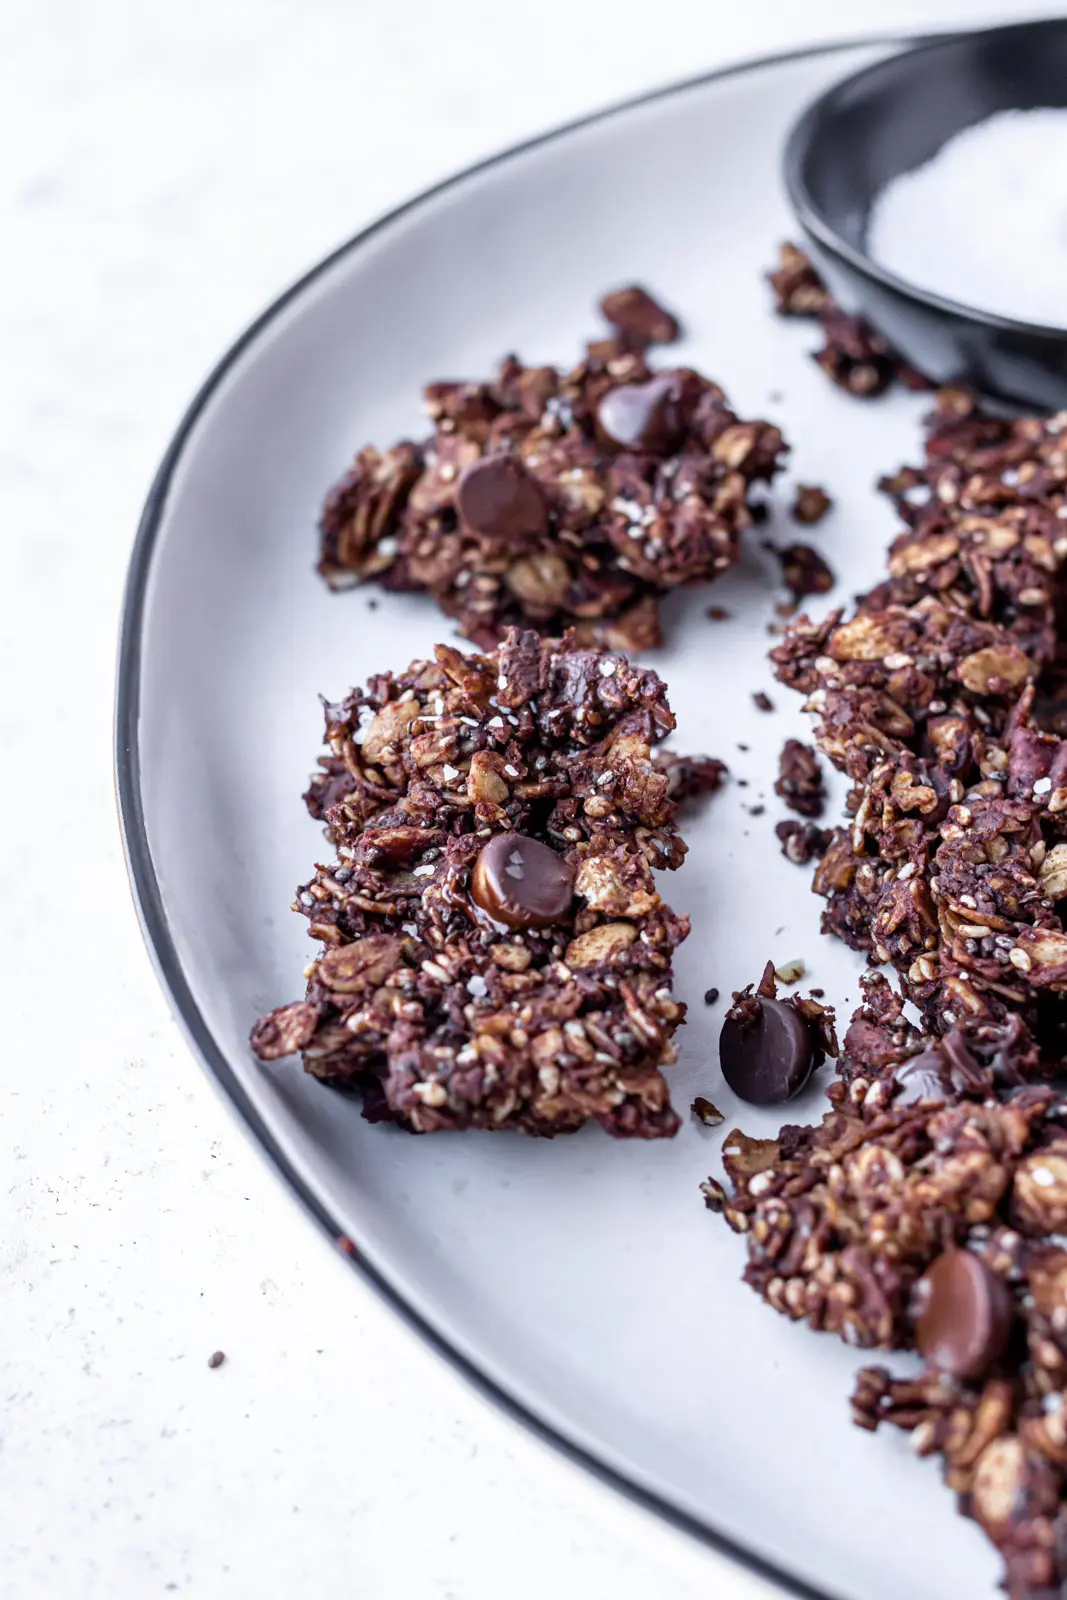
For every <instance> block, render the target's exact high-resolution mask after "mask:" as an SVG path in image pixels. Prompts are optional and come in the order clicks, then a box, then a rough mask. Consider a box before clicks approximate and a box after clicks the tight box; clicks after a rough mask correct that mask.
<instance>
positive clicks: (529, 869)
mask: <svg viewBox="0 0 1067 1600" xmlns="http://www.w3.org/2000/svg"><path fill="white" fill-rule="evenodd" d="M471 897H472V899H473V900H474V903H475V905H477V906H480V908H481V909H482V910H483V911H484V912H485V913H486V915H487V916H489V917H491V918H492V919H493V921H494V922H502V923H503V924H504V925H505V927H508V928H548V927H551V926H552V924H553V923H554V922H561V921H562V920H563V918H564V917H565V916H566V915H567V912H568V911H569V910H570V905H571V901H572V900H573V898H574V870H573V868H572V867H570V866H569V865H568V864H567V862H566V861H564V860H563V859H562V858H561V857H560V856H558V855H557V854H556V852H555V851H554V850H551V849H550V848H549V847H548V845H547V844H542V843H541V841H540V840H539V839H527V838H525V837H524V836H523V835H522V834H521V833H500V834H497V836H496V838H495V839H490V841H489V843H488V844H487V845H486V846H485V848H484V849H483V850H482V852H481V854H480V855H479V857H478V859H477V861H476V862H475V863H474V872H473V874H472V876H471Z"/></svg>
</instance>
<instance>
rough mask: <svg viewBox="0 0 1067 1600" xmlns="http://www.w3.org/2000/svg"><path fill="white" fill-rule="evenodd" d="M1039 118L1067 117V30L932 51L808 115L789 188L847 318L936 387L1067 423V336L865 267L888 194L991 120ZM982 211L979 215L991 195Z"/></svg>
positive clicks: (1059, 25)
mask: <svg viewBox="0 0 1067 1600" xmlns="http://www.w3.org/2000/svg"><path fill="white" fill-rule="evenodd" d="M1037 106H1067V17H1065V18H1054V19H1051V20H1049V21H1044V22H1022V23H1016V24H1012V25H1011V26H1008V27H1003V28H992V29H989V30H988V31H984V32H981V33H964V34H951V35H946V36H941V37H938V38H936V39H930V40H926V41H924V42H923V43H921V44H918V45H916V46H914V47H913V48H912V49H910V50H905V51H903V52H902V53H901V54H900V55H895V56H891V57H890V58H889V59H888V60H885V61H880V62H878V63H877V64H876V65H875V66H873V67H867V68H866V69H865V70H864V71H862V72H857V73H855V74H854V75H853V76H852V77H850V78H845V79H844V80H843V81H842V82H841V83H838V84H835V86H834V87H833V88H832V89H830V90H828V91H827V93H826V94H824V95H822V96H820V98H819V99H818V100H816V101H815V103H814V104H813V105H811V106H809V108H808V109H807V111H805V112H804V114H803V115H802V116H801V118H800V120H799V121H798V122H797V124H796V126H795V127H794V128H793V131H792V133H791V134H790V137H789V142H788V144H787V146H786V152H785V180H786V187H787V189H788V191H789V196H790V199H791V200H792V202H793V206H794V207H795V209H796V213H797V216H798V218H799V220H800V224H801V227H802V228H803V230H804V233H805V235H806V236H807V242H808V246H809V247H810V251H811V255H812V257H813V259H814V260H815V261H816V263H817V265H818V266H819V269H820V270H821V271H822V272H823V274H824V275H825V277H826V281H827V283H828V284H829V287H830V289H831V290H832V292H833V294H834V296H835V298H836V299H837V300H838V301H839V303H840V304H841V305H842V306H844V307H845V309H846V310H848V311H852V312H859V313H861V314H862V315H863V316H865V317H867V318H868V319H869V321H870V322H872V323H873V324H874V326H875V327H876V328H877V329H878V331H879V332H880V333H882V334H883V335H884V337H885V338H886V339H887V340H888V341H889V343H890V344H891V345H892V346H893V348H894V349H895V350H896V351H897V352H898V354H900V355H902V356H903V357H904V358H905V359H906V360H908V361H910V362H911V363H912V365H913V366H916V367H918V368H919V370H920V371H921V372H924V373H926V375H927V376H928V377H930V378H933V379H934V380H935V381H936V382H937V383H953V382H962V383H966V384H968V385H970V386H971V387H972V388H974V389H976V390H978V391H979V393H981V394H982V395H985V396H986V397H989V398H992V399H993V400H995V401H998V402H1001V403H1002V404H1006V405H1007V406H1009V407H1011V408H1019V407H1023V408H1027V409H1033V408H1035V407H1037V408H1040V409H1047V410H1050V411H1057V410H1062V409H1064V408H1067V329H1064V328H1048V327H1043V326H1041V325H1040V324H1037V323H1033V322H1024V321H1021V320H1020V321H1016V320H1014V319H1013V318H1011V317H1002V316H997V315H996V314H995V313H992V312H987V311H981V310H977V309H974V308H972V307H970V306H965V305H959V304H957V303H956V302H955V301H953V300H948V299H945V298H944V297H943V296H942V295H937V294H927V293H926V292H924V290H923V289H922V288H921V286H918V285H915V284H910V283H905V282H904V281H903V279H901V278H898V277H896V276H894V274H893V273H891V272H887V271H886V270H885V268H884V267H880V266H879V265H878V264H877V263H876V262H874V261H872V260H871V258H870V257H869V256H868V255H867V253H866V233H867V223H868V218H869V216H870V210H871V204H872V202H873V200H874V199H875V196H876V195H877V194H878V193H879V192H880V190H882V189H884V188H885V186H886V184H887V183H889V182H890V181H891V180H892V179H893V178H895V177H897V176H899V174H900V173H902V172H909V171H911V170H912V169H913V168H915V167H918V166H921V165H922V164H923V162H925V161H928V160H929V159H930V157H931V156H933V155H934V154H936V152H937V151H938V150H939V149H940V148H941V146H942V145H943V144H944V143H945V142H946V140H948V139H950V138H951V137H952V135H953V134H955V133H958V132H960V130H961V129H963V128H967V127H970V126H971V125H972V124H973V123H976V122H981V121H983V120H984V119H985V118H986V117H989V116H992V115H993V113H994V112H997V111H1007V110H1016V109H1023V110H1028V109H1030V108H1032V107H1037ZM974 199H975V204H976V205H979V206H980V205H981V204H982V195H981V194H980V193H976V194H975V197H974ZM996 225H997V219H996V215H995V212H994V211H993V210H992V208H991V210H990V215H989V227H990V230H992V229H995V228H996Z"/></svg>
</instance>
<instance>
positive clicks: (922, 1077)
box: [893, 1049, 951, 1106]
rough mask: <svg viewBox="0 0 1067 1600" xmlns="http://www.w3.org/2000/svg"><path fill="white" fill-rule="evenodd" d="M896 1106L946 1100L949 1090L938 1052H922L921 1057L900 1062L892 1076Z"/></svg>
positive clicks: (911, 1057)
mask: <svg viewBox="0 0 1067 1600" xmlns="http://www.w3.org/2000/svg"><path fill="white" fill-rule="evenodd" d="M893 1081H894V1083H895V1084H896V1086H897V1087H896V1093H895V1094H894V1096H893V1102H894V1104H895V1105H898V1106H914V1105H918V1104H919V1102H920V1101H921V1100H947V1099H948V1098H949V1096H950V1093H951V1090H950V1089H949V1087H948V1085H947V1084H946V1082H945V1061H944V1057H943V1056H942V1054H941V1052H940V1050H936V1049H934V1050H924V1051H923V1052H922V1054H921V1055H918V1056H910V1057H909V1058H908V1060H907V1061H902V1062H901V1063H900V1066H899V1067H897V1069H896V1071H895V1072H894V1074H893Z"/></svg>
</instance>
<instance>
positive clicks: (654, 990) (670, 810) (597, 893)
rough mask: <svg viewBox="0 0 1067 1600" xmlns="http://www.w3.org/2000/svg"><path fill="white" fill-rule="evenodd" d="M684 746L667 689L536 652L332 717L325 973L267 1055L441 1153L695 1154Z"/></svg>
mask: <svg viewBox="0 0 1067 1600" xmlns="http://www.w3.org/2000/svg"><path fill="white" fill-rule="evenodd" d="M673 726H674V718H673V716H672V715H671V712H670V709H669V707H668V705H667V700H666V694H665V691H664V686H663V684H662V682H661V681H660V679H659V678H658V677H657V676H656V674H655V673H654V672H646V671H642V670H640V669H639V668H637V667H635V666H633V665H632V664H631V663H630V662H629V661H627V660H626V658H625V657H624V656H621V655H618V654H615V653H611V652H607V651H603V650H596V649H589V648H585V647H583V646H581V644H580V643H579V641H578V639H577V638H576V637H575V636H573V635H571V636H568V637H567V638H565V639H564V640H563V641H562V642H560V641H559V640H543V639H541V638H540V637H539V636H538V635H537V634H536V633H532V632H525V633H521V632H519V631H518V630H512V631H511V632H509V633H508V634H507V636H506V637H505V639H504V642H503V643H502V644H501V645H500V646H499V648H498V649H497V650H495V651H492V652H490V653H488V654H486V655H463V654H461V653H460V652H459V651H457V650H454V649H452V648H450V647H448V646H445V645H439V646H438V647H437V650H436V656H435V659H434V660H433V661H416V662H414V663H412V665H411V666H410V667H409V668H408V669H407V671H405V672H402V673H398V674H396V675H393V674H391V673H383V674H381V675H379V676H378V677H375V678H372V679H371V680H370V682H369V684H368V686H367V688H366V689H365V690H354V691H353V692H352V693H351V694H350V695H349V696H348V697H347V698H346V699H345V700H343V701H342V702H341V703H340V704H338V705H328V706H327V707H326V742H327V746H328V753H327V754H326V755H324V756H323V757H322V759H321V761H320V770H319V772H318V773H317V775H316V776H315V778H314V779H313V781H312V784H311V788H310V790H309V792H308V795H307V803H308V806H309V809H310V811H311V813H312V815H313V816H315V817H317V818H320V819H321V820H322V821H324V822H325V825H326V834H327V838H328V839H329V841H330V843H331V844H332V846H333V847H334V852H335V859H334V860H333V861H332V862H331V863H330V864H329V865H328V866H320V867H318V868H316V871H315V875H314V877H313V878H312V880H311V882H310V883H309V884H307V886H306V887H305V888H303V889H301V890H300V891H299V893H298V895H297V899H296V903H295V906H294V909H295V910H298V911H300V912H301V913H302V914H303V915H305V916H306V917H307V918H308V922H309V931H310V933H311V935H312V937H313V938H315V939H317V940H318V941H319V943H320V945H321V951H320V954H319V955H318V956H317V957H316V959H315V960H314V961H313V962H312V964H311V967H310V969H309V971H308V986H307V993H306V995H305V998H304V999H303V1000H300V1001H297V1002H295V1003H294V1004H292V1005H288V1006H282V1007H281V1008H279V1009H278V1010H277V1011H274V1012H272V1013H271V1014H270V1015H269V1016H267V1017H264V1018H263V1019H262V1020H261V1021H260V1022H259V1023H257V1025H256V1027H255V1028H254V1029H253V1032H252V1044H253V1048H254V1049H255V1050H256V1052H257V1053H258V1054H259V1055H260V1056H261V1057H262V1058H263V1059H264V1060H272V1059H274V1058H277V1057H280V1056H284V1055H289V1054H292V1053H295V1052H298V1051H299V1052H301V1053H302V1055H303V1059H304V1065H305V1067H306V1068H307V1070H308V1071H309V1072H311V1073H313V1074H314V1075H315V1076H317V1077H319V1078H321V1079H323V1080H324V1081H326V1082H329V1083H332V1084H335V1085H341V1086H344V1085H352V1086H354V1087H358V1088H360V1089H361V1090H362V1091H363V1093H364V1097H365V1110H366V1112H367V1114H369V1115H370V1116H371V1117H372V1118H379V1117H381V1118H389V1119H391V1120H393V1121H396V1122H399V1123H401V1124H402V1125H404V1126H405V1127H407V1128H409V1129H411V1130H413V1131H415V1132H419V1133H425V1132H431V1131H433V1130H435V1129H443V1128H466V1127H476V1128H489V1129H493V1128H504V1127H509V1128H520V1129H522V1130H523V1131H525V1132H527V1133H537V1134H546V1135H552V1134H556V1133H568V1132H572V1131H573V1130H575V1129H576V1128H578V1127H580V1126H581V1124H582V1123H583V1122H585V1121H587V1120H588V1119H590V1118H594V1119H595V1120H596V1121H598V1122H599V1123H600V1124H601V1125H602V1126H603V1127H604V1128H605V1129H606V1130H607V1131H608V1132H609V1133H611V1134H613V1135H615V1136H617V1137H622V1138H627V1137H637V1138H663V1137H669V1136H671V1135H673V1134H674V1133H675V1132H676V1131H677V1129H678V1126H679V1119H678V1116H677V1115H676V1113H675V1112H674V1111H673V1109H672V1108H671V1105H670V1100H669V1095H668V1089H667V1083H666V1080H665V1079H664V1076H663V1068H665V1067H667V1066H669V1065H670V1064H671V1063H672V1062H673V1060H674V1056H675V1052H674V1046H673V1044H672V1042H671V1041H672V1035H673V1034H674V1031H675V1029H676V1028H677V1026H678V1024H679V1023H680V1022H681V1020H682V1018H683V1016H684V1012H685V1007H684V1006H683V1005H682V1004H680V1003H679V1002H678V1001H676V1000H675V999H674V998H673V996H672V993H671V985H672V972H671V959H672V956H673V953H674V951H675V949H676V948H677V946H678V945H679V944H680V943H681V941H682V940H683V939H684V938H685V936H686V934H687V933H688V931H689V923H688V920H687V919H686V918H685V917H680V916H676V915H675V914H674V913H673V912H672V911H671V910H670V908H669V907H668V906H666V905H665V904H664V903H663V901H662V900H661V899H660V896H659V894H658V892H657V890H656V884H655V878H654V869H655V868H664V867H666V868H672V867H677V866H679V865H680V864H681V861H682V860H683V858H684V855H685V845H684V844H683V842H682V840H681V838H680V837H679V834H678V831H677V828H676V826H675V822H674V813H675V805H674V802H673V801H672V800H671V799H670V798H669V787H670V781H671V779H670V773H669V772H666V771H663V770H662V769H661V768H659V767H657V766H656V765H655V764H654V763H653V760H652V749H653V746H654V745H656V744H657V743H658V742H659V741H660V740H662V739H663V738H665V737H666V735H667V734H668V733H669V732H670V731H671V729H672V728H673Z"/></svg>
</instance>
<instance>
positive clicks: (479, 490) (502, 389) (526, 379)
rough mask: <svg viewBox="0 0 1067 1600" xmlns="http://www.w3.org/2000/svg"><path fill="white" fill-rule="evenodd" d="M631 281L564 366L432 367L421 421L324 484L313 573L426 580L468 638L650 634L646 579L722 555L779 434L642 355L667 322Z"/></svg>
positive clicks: (695, 578) (509, 362)
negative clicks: (411, 436) (597, 331)
mask: <svg viewBox="0 0 1067 1600" xmlns="http://www.w3.org/2000/svg"><path fill="white" fill-rule="evenodd" d="M641 293H643V291H637V290H628V291H623V293H622V297H621V299H620V296H618V295H616V296H609V297H608V301H606V302H605V305H606V306H608V307H609V313H610V314H611V315H613V316H614V317H615V318H616V320H617V321H620V322H622V323H625V324H626V326H625V327H623V329H622V331H620V332H619V333H617V334H616V335H614V336H613V337H611V338H608V339H606V340H601V341H599V342H597V343H595V344H592V345H590V346H589V348H588V352H587V355H586V358H585V359H584V360H583V361H581V362H580V363H579V365H578V366H577V367H575V368H574V370H573V371H571V372H569V373H564V372H560V371H558V370H557V369H556V368H555V367H550V366H540V367H527V366H524V365H523V364H522V363H521V362H520V361H519V360H518V359H517V358H516V357H514V356H509V357H508V358H507V359H506V360H505V361H504V363H503V365H502V366H501V368H500V371H499V374H498V375H497V377H496V378H494V379H491V380H489V381H487V382H458V383H434V384H431V385H430V386H429V387H428V388H427V389H426V391H425V400H426V406H427V409H428V412H429V416H430V420H431V423H432V427H433V432H432V433H431V434H430V436H429V437H428V438H426V439H423V440H421V441H418V442H413V441H411V440H405V441H403V442H401V443H400V444H397V445H394V446H393V447H392V448H391V449H388V450H385V451H379V450H377V449H375V448H373V447H370V446H368V447H367V448H366V449H364V450H362V451H360V453H359V454H358V456H357V457H356V460H355V464H354V465H353V467H352V468H351V470H350V471H349V472H348V474H347V475H346V476H345V477H344V478H343V479H342V480H341V482H340V483H339V484H338V485H337V486H336V488H335V489H334V490H333V491H332V493H331V494H330V496H329V498H328V499H327V502H326V506H325V509H324V511H323V515H322V522H321V533H322V542H321V555H320V562H319V571H320V572H321V573H322V575H323V577H324V578H325V579H326V581H327V582H328V583H329V584H331V585H332V586H333V587H336V588H342V587H347V586H349V585H351V584H353V583H358V582H363V581H365V580H367V579H371V578H373V579H376V580H377V581H378V582H380V583H381V584H382V585H383V586H384V587H385V588H387V589H402V590H421V591H425V592H427V593H429V594H431V595H432V596H433V597H434V598H435V599H436V600H437V602H438V604H439V605H440V606H441V608H442V609H443V610H444V611H445V613H446V614H447V615H448V616H450V617H454V618H455V619H456V620H457V622H458V623H459V626H460V629H461V631H462V632H463V633H464V634H465V635H466V636H467V637H468V638H469V639H472V640H474V641H475V642H476V643H478V644H479V645H481V646H482V647H484V648H489V647H491V646H492V645H493V644H494V643H495V642H496V641H497V640H499V638H500V637H501V635H502V633H503V631H504V630H505V629H506V628H507V627H508V626H510V625H512V624H520V625H524V626H527V627H531V626H532V627H535V628H536V629H537V630H538V631H539V632H541V633H544V634H546V635H551V634H558V633H559V632H561V631H562V630H563V629H564V628H565V627H567V626H573V627H574V628H575V629H576V630H577V633H578V635H579V638H580V639H581V641H582V642H583V643H585V644H600V645H606V646H608V647H610V648H616V649H626V650H631V651H639V650H642V649H645V648H648V647H649V646H652V645H655V644H656V643H658V642H659V639H660V626H659V615H658V597H659V596H660V595H661V594H664V593H666V592H667V591H669V590H671V589H675V588H677V587H679V586H680V585H683V584H690V583H695V582H705V581H709V580H710V579H713V578H715V577H717V576H718V575H719V574H720V573H721V572H723V571H725V569H726V568H727V567H729V566H731V565H732V564H733V563H734V562H735V561H736V560H737V557H738V541H739V538H740V535H741V533H742V531H743V530H744V529H745V528H747V527H748V526H749V525H750V523H751V521H752V507H751V505H750V503H749V494H750V490H751V489H752V487H753V485H755V484H759V483H766V482H769V481H770V479H771V478H772V477H773V476H774V474H775V472H776V471H777V470H778V467H779V464H780V460H781V457H782V455H783V452H784V448H785V447H784V444H783V441H782V436H781V433H780V432H779V430H778V429H777V428H775V427H773V426H771V424H769V423H766V422H746V421H742V420H741V419H740V418H739V417H738V416H737V415H736V414H735V413H734V412H733V411H732V410H731V409H730V406H729V403H728V402H727V399H726V396H725V395H724V393H723V391H722V389H720V388H719V387H718V385H716V384H714V383H711V382H709V381H708V380H707V379H706V378H703V377H701V376H700V374H699V373H697V372H694V371H693V370H692V369H691V368H688V367H676V368H673V369H668V370H653V368H652V367H650V366H649V364H648V362H647V360H646V355H645V346H646V344H647V342H648V338H649V337H651V336H653V335H662V334H665V333H667V332H669V331H670V326H671V322H670V319H669V317H668V314H667V313H664V312H662V311H661V309H660V308H659V307H656V306H655V303H654V302H651V301H648V303H647V304H646V303H645V301H644V300H638V299H635V298H634V297H635V296H637V295H638V294H641ZM645 298H646V300H647V297H645ZM650 308H651V309H650ZM640 329H643V330H644V332H643V333H641V332H640V331H635V330H640ZM650 330H651V331H650Z"/></svg>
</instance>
